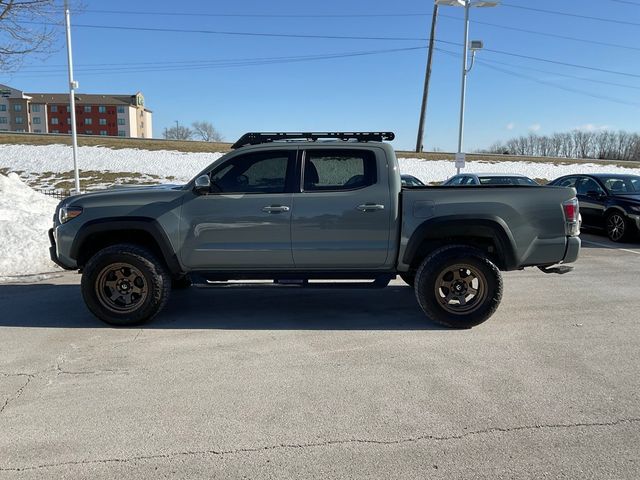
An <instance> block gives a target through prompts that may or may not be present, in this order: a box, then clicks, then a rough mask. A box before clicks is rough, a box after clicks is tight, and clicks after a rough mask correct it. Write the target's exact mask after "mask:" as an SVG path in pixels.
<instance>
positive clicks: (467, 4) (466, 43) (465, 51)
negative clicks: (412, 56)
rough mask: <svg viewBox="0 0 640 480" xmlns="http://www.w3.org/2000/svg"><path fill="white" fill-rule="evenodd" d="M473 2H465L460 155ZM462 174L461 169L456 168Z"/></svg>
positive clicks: (469, 0) (459, 130) (459, 133)
mask: <svg viewBox="0 0 640 480" xmlns="http://www.w3.org/2000/svg"><path fill="white" fill-rule="evenodd" d="M470 7H471V0H464V43H463V45H462V89H461V92H460V124H459V126H458V153H462V142H463V137H464V104H465V100H466V96H467V73H468V71H467V56H468V55H469V8H470ZM456 171H457V173H458V174H460V167H456Z"/></svg>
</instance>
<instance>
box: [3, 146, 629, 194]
mask: <svg viewBox="0 0 640 480" xmlns="http://www.w3.org/2000/svg"><path fill="white" fill-rule="evenodd" d="M221 156H222V153H183V152H176V151H169V150H156V151H150V150H140V149H132V148H124V149H118V150H113V149H110V148H105V147H80V148H79V154H78V159H79V160H78V164H79V167H80V170H81V172H82V171H84V172H87V171H93V172H104V173H106V172H109V175H106V174H105V175H103V177H104V179H103V180H102V181H101V180H100V178H99V175H97V176H96V175H94V174H93V172H90V173H91V175H89V173H87V176H88V177H89V178H88V179H87V180H86V182H85V183H87V184H90V185H94V186H108V185H112V184H115V183H122V182H123V181H127V180H128V183H149V181H156V182H172V183H174V182H186V181H188V180H189V179H191V178H193V176H195V175H196V174H197V173H198V172H199V171H201V170H202V169H204V168H205V167H206V166H208V165H210V164H211V163H213V162H214V161H215V160H217V159H218V158H220V157H221ZM0 169H5V170H6V171H13V172H16V171H19V172H21V177H22V178H23V179H25V180H27V181H28V182H29V183H30V184H32V185H37V186H45V185H47V184H51V183H53V182H51V180H48V181H47V180H46V176H43V174H45V173H46V172H51V173H52V174H54V175H53V176H54V177H55V174H65V175H66V177H60V178H65V179H66V180H67V181H69V178H67V177H68V176H69V174H70V171H71V170H72V169H73V157H72V150H71V147H69V146H66V145H0ZM400 170H401V171H402V173H408V174H411V175H414V176H416V177H418V178H420V179H421V180H422V181H424V182H426V183H430V182H439V181H442V180H445V179H447V178H449V177H451V176H452V175H453V174H454V173H455V168H454V163H453V162H452V161H448V160H420V159H415V158H401V159H400ZM464 172H501V173H521V174H523V175H527V176H528V177H531V178H542V179H547V180H553V179H554V178H557V177H560V176H562V175H567V174H572V173H596V172H609V173H633V174H638V175H640V169H638V168H624V167H620V166H616V165H597V164H594V163H584V164H569V165H562V164H557V163H554V162H548V163H546V162H514V161H504V162H497V163H496V162H484V161H471V162H467V167H466V168H465V169H464ZM114 174H115V175H114ZM50 176H51V175H50ZM114 176H115V177H116V178H115V179H114ZM145 176H151V177H146V178H145ZM86 187H87V185H83V188H86Z"/></svg>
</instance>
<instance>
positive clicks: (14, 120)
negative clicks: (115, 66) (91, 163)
mask: <svg viewBox="0 0 640 480" xmlns="http://www.w3.org/2000/svg"><path fill="white" fill-rule="evenodd" d="M76 125H77V129H78V134H80V135H103V136H112V137H134V138H152V136H153V133H152V131H153V130H152V112H151V110H147V109H146V108H145V106H144V97H143V96H142V93H140V92H138V93H136V94H135V95H95V94H91V95H88V94H82V93H80V94H76ZM3 131H4V132H29V133H71V115H70V113H69V95H68V94H66V93H25V92H22V91H20V90H16V89H15V88H11V87H9V86H6V85H1V84H0V132H3Z"/></svg>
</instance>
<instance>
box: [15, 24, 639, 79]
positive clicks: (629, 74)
mask: <svg viewBox="0 0 640 480" xmlns="http://www.w3.org/2000/svg"><path fill="white" fill-rule="evenodd" d="M22 23H38V22H22ZM40 24H42V23H40ZM46 24H47V23H45V25H46ZM49 25H55V24H49ZM75 27H76V28H96V29H108V30H111V29H114V30H130V31H144V32H169V33H199V34H214V35H248V36H258V37H264V36H266V37H285V38H321V39H349V40H401V41H407V40H413V41H426V40H428V39H426V38H414V37H360V36H339V35H305V34H285V33H258V32H229V31H217V30H189V29H174V28H152V27H126V26H119V25H87V24H76V25H75ZM436 41H437V42H438V43H443V44H446V45H455V46H460V44H459V43H457V42H449V41H446V40H436ZM484 50H485V51H487V52H492V53H497V54H500V55H508V56H512V57H517V58H525V59H528V60H534V61H538V62H545V63H551V64H554V65H562V66H566V67H572V68H580V69H584V70H591V71H596V72H601V73H608V74H612V75H621V76H627V77H633V78H640V75H639V74H635V73H629V72H621V71H616V70H609V69H604V68H599V67H592V66H587V65H579V64H574V63H568V62H562V61H558V60H551V59H547V58H540V57H534V56H530V55H523V54H518V53H513V52H506V51H503V50H495V49H490V48H485V49H484Z"/></svg>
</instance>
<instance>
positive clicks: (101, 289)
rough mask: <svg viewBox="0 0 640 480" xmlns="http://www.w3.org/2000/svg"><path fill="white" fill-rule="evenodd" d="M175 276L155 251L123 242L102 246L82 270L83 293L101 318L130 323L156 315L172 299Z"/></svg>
mask: <svg viewBox="0 0 640 480" xmlns="http://www.w3.org/2000/svg"><path fill="white" fill-rule="evenodd" d="M170 291H171V277H170V276H169V274H168V273H167V270H166V268H165V266H164V265H163V264H162V262H160V261H159V260H158V259H157V258H156V257H155V256H154V255H153V254H152V253H151V252H149V251H148V250H146V249H144V248H142V247H139V246H137V245H129V244H120V245H113V246H110V247H107V248H104V249H102V250H100V251H99V252H98V253H96V254H95V255H94V256H93V257H91V259H90V260H89V261H88V262H87V264H86V265H85V267H84V270H83V272H82V296H83V298H84V301H85V303H86V304H87V307H88V308H89V310H90V311H91V313H93V314H94V315H95V316H96V317H98V318H99V319H100V320H102V321H104V322H106V323H109V324H111V325H118V326H130V325H137V324H140V323H144V322H146V321H148V320H151V319H152V318H153V317H155V316H156V315H157V314H158V312H160V310H161V309H162V308H163V307H164V305H165V304H166V303H167V300H168V299H169V293H170Z"/></svg>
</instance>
